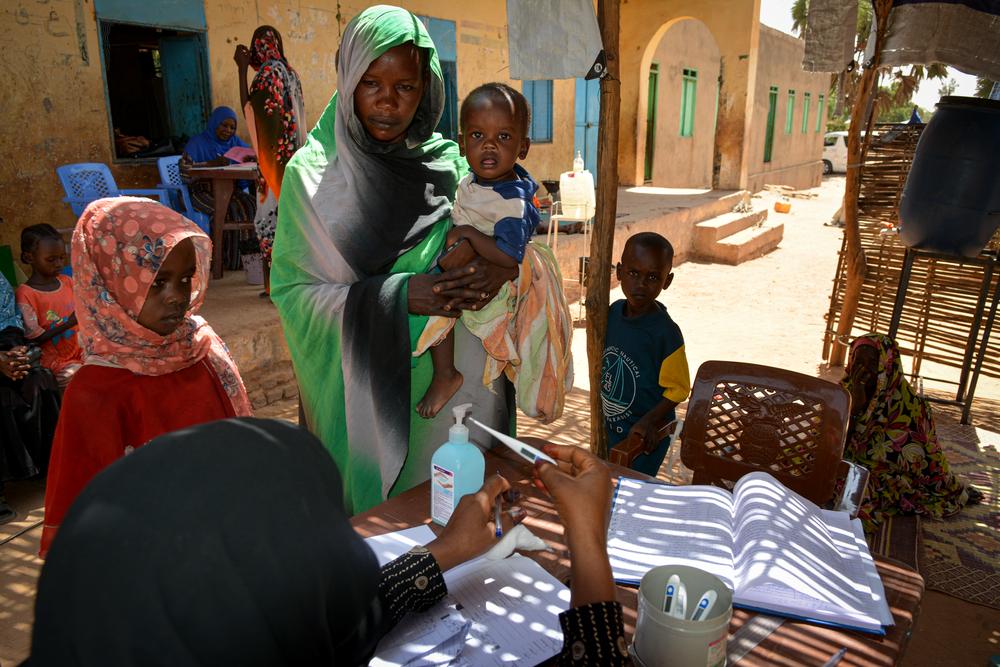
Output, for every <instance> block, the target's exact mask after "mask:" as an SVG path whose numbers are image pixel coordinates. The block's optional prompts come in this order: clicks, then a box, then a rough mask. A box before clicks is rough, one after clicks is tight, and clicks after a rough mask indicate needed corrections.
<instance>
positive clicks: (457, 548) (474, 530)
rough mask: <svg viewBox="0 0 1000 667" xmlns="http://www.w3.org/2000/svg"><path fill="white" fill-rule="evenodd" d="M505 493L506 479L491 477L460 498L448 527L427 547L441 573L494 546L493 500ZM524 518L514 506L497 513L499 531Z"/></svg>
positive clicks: (495, 528)
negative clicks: (480, 486) (472, 491)
mask: <svg viewBox="0 0 1000 667" xmlns="http://www.w3.org/2000/svg"><path fill="white" fill-rule="evenodd" d="M509 489H510V483H509V482H508V481H507V480H506V479H504V478H503V477H501V476H500V475H499V474H497V475H491V476H490V477H488V478H486V481H485V482H483V486H482V488H481V489H479V491H477V492H476V493H473V494H470V495H467V496H463V497H462V500H460V501H459V503H458V507H456V508H455V511H454V513H452V515H451V518H450V519H449V520H448V525H447V526H445V527H444V529H443V530H442V531H441V534H440V535H438V537H437V539H435V540H434V541H433V542H431V543H430V544H428V545H427V549H428V550H429V551H430V552H431V554H432V555H433V556H434V560H436V561H437V563H438V567H440V568H441V570H442V571H444V570H448V569H450V568H452V567H455V566H456V565H459V564H461V563H464V562H465V561H467V560H471V559H472V558H475V557H476V556H479V555H481V554H483V553H485V552H486V550H487V549H489V548H490V547H492V546H493V545H494V544H496V542H497V527H496V524H495V523H494V522H495V521H496V508H497V499H498V497H499V496H500V495H501V494H502V493H504V492H505V491H508V490H509ZM524 516H525V513H524V510H523V509H521V508H520V507H516V506H514V507H509V508H508V509H507V510H505V511H501V517H500V526H501V531H507V530H510V529H511V528H513V527H514V526H515V525H516V524H518V523H520V522H521V521H522V520H524Z"/></svg>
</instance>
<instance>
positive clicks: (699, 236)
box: [694, 209, 785, 265]
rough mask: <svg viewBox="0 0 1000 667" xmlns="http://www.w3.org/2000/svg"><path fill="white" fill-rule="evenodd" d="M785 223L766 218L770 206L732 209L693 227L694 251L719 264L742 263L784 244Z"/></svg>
mask: <svg viewBox="0 0 1000 667" xmlns="http://www.w3.org/2000/svg"><path fill="white" fill-rule="evenodd" d="M784 234H785V226H784V225H783V224H782V223H780V222H778V223H771V222H768V220H767V209H761V210H759V211H753V212H750V213H739V212H730V213H724V214H722V215H719V216H716V217H714V218H712V219H710V220H705V221H702V222H699V223H698V224H697V225H695V230H694V254H695V256H696V257H698V258H699V259H702V260H705V261H709V262H718V263H720V264H733V265H736V264H742V263H743V262H746V261H749V260H751V259H756V258H757V257H760V256H762V255H766V254H767V253H769V252H771V251H772V250H774V249H775V248H777V247H778V244H779V243H781V239H782V238H783V237H784Z"/></svg>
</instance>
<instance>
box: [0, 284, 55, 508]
mask: <svg viewBox="0 0 1000 667" xmlns="http://www.w3.org/2000/svg"><path fill="white" fill-rule="evenodd" d="M36 352H37V351H36ZM37 359H38V357H37V355H36V356H35V362H34V363H33V362H32V360H31V357H30V356H29V352H28V347H27V345H26V342H25V339H24V322H23V321H22V319H21V315H20V313H19V312H18V309H17V306H16V305H15V303H14V289H13V288H12V287H11V285H10V283H9V282H7V278H6V277H4V275H3V274H0V524H3V523H7V522H8V521H10V520H11V519H13V518H14V515H15V513H14V510H13V509H11V507H10V506H9V505H7V503H6V499H5V498H4V494H3V488H4V482H6V481H8V480H13V479H25V478H27V477H31V476H32V475H36V474H38V473H43V474H44V472H45V469H46V467H47V466H48V464H49V450H50V448H51V446H52V434H53V433H54V432H55V429H56V420H58V418H59V386H58V385H57V384H56V380H55V377H53V375H52V373H51V372H50V371H48V370H47V369H45V368H42V367H41V366H40V365H39V364H38V363H37Z"/></svg>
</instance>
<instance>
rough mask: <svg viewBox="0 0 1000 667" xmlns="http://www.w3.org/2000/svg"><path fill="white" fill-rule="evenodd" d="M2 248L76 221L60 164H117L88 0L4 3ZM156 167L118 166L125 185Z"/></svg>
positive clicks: (143, 180)
mask: <svg viewBox="0 0 1000 667" xmlns="http://www.w3.org/2000/svg"><path fill="white" fill-rule="evenodd" d="M0 31H2V33H3V35H4V56H3V58H2V59H0V86H2V88H3V90H4V94H3V97H2V102H0V110H2V114H3V117H4V119H5V122H4V124H3V128H2V129H0V145H2V146H3V156H4V159H3V160H0V217H2V218H3V223H2V224H0V245H5V244H10V245H12V246H13V248H14V257H15V259H16V258H17V256H18V252H17V249H18V245H19V243H20V240H19V239H20V233H21V229H22V228H23V227H26V226H28V225H33V224H37V223H40V222H47V223H50V224H52V225H54V226H56V227H67V226H72V225H73V224H75V222H76V219H75V217H74V216H73V214H72V213H71V212H70V210H69V207H68V206H67V205H66V204H63V203H62V198H63V196H64V194H63V191H62V187H61V186H60V185H59V181H58V179H57V178H56V173H55V168H56V167H57V166H59V165H62V164H66V163H69V162H104V163H106V164H110V162H111V158H112V151H111V131H110V129H109V127H108V114H107V107H106V106H105V97H104V80H103V75H102V68H101V60H100V51H99V48H98V42H97V23H96V21H95V19H94V9H93V5H92V4H91V2H90V1H89V0H49V2H44V3H43V2H26V1H22V2H13V1H10V2H4V3H2V6H0ZM154 171H155V170H154V169H152V168H150V167H124V168H119V167H114V166H112V173H113V174H114V177H115V179H116V181H117V183H118V185H119V187H130V186H134V187H141V186H142V185H144V184H147V183H149V182H150V180H152V179H153V178H154V176H153V172H154Z"/></svg>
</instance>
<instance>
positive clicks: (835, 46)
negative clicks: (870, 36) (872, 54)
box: [802, 0, 869, 72]
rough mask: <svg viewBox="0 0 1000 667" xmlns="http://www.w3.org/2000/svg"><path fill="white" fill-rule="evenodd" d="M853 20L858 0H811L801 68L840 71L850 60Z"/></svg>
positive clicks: (855, 21) (856, 17)
mask: <svg viewBox="0 0 1000 667" xmlns="http://www.w3.org/2000/svg"><path fill="white" fill-rule="evenodd" d="M864 1H865V2H868V1H869V0H864ZM857 22H858V0H811V2H810V3H809V14H808V16H807V19H806V30H805V40H806V48H805V53H804V55H803V56H802V69H804V70H805V71H807V72H842V71H844V68H846V67H847V65H848V63H850V62H851V61H852V60H853V59H854V41H855V36H856V34H857Z"/></svg>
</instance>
